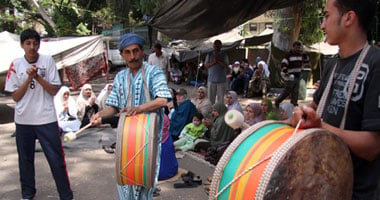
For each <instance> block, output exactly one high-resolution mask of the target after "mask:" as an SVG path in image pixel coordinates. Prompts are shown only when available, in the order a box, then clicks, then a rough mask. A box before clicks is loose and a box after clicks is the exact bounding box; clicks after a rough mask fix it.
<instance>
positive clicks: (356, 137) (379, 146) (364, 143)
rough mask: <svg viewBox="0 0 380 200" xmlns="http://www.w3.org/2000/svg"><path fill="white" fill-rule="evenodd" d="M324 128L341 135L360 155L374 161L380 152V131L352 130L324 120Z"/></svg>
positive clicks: (355, 152)
mask: <svg viewBox="0 0 380 200" xmlns="http://www.w3.org/2000/svg"><path fill="white" fill-rule="evenodd" d="M321 128H324V129H326V130H328V131H330V132H332V133H334V134H336V135H337V136H339V137H340V138H341V139H342V140H343V141H344V142H345V143H346V144H347V145H348V147H349V148H350V149H351V151H352V152H353V153H354V154H355V155H356V156H358V157H360V158H363V159H365V160H368V161H373V160H374V159H375V158H376V157H377V156H378V155H379V153H380V131H350V130H343V129H339V128H336V127H334V126H331V125H330V124H328V123H326V122H322V125H321Z"/></svg>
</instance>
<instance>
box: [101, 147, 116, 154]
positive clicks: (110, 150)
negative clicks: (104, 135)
mask: <svg viewBox="0 0 380 200" xmlns="http://www.w3.org/2000/svg"><path fill="white" fill-rule="evenodd" d="M103 150H104V151H105V152H107V153H110V154H112V153H115V149H114V148H112V147H111V145H103Z"/></svg>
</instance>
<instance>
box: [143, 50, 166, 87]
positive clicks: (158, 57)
mask: <svg viewBox="0 0 380 200" xmlns="http://www.w3.org/2000/svg"><path fill="white" fill-rule="evenodd" d="M153 50H154V53H152V54H150V55H149V58H148V63H149V64H150V65H155V66H159V67H161V69H162V71H164V73H165V75H166V80H167V81H169V59H168V56H167V55H165V54H164V52H162V46H161V44H159V43H157V44H155V45H154V49H153Z"/></svg>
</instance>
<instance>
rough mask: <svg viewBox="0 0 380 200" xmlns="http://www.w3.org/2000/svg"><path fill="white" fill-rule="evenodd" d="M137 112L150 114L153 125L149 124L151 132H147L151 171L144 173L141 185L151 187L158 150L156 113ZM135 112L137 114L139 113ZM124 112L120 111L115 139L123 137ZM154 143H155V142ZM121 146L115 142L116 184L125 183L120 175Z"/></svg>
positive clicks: (118, 139)
mask: <svg viewBox="0 0 380 200" xmlns="http://www.w3.org/2000/svg"><path fill="white" fill-rule="evenodd" d="M139 114H150V115H151V116H150V118H149V124H150V123H152V124H154V126H149V132H150V133H152V134H149V135H148V137H150V138H151V137H152V140H151V141H152V142H150V144H147V145H149V148H148V149H149V150H148V154H150V155H152V158H151V159H148V161H147V165H151V172H150V173H146V184H145V185H142V186H144V187H146V188H152V187H153V186H154V181H155V174H156V169H157V166H156V162H157V153H156V152H157V150H158V146H157V145H158V142H159V140H158V130H157V125H158V119H157V118H158V115H157V113H155V112H150V113H139ZM139 114H137V115H139ZM126 117H127V116H126V113H121V114H120V118H119V122H118V127H120V128H117V131H116V132H117V136H116V141H121V139H122V137H123V129H124V122H125V118H126ZM155 143H156V144H155ZM121 148H122V143H121V142H116V149H115V156H116V162H115V170H116V179H117V183H118V185H127V184H124V183H123V181H122V176H121V174H120V173H121V172H120V164H121Z"/></svg>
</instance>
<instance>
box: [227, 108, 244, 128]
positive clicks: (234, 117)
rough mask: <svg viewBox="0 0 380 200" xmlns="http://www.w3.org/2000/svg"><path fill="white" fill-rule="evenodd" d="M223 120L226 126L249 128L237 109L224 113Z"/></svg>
mask: <svg viewBox="0 0 380 200" xmlns="http://www.w3.org/2000/svg"><path fill="white" fill-rule="evenodd" d="M224 121H225V122H226V124H227V125H228V126H230V127H231V128H233V129H237V128H240V127H243V129H247V128H249V125H248V124H247V123H245V122H244V116H243V114H242V113H241V112H239V111H237V110H229V111H227V113H226V114H225V115H224Z"/></svg>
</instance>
